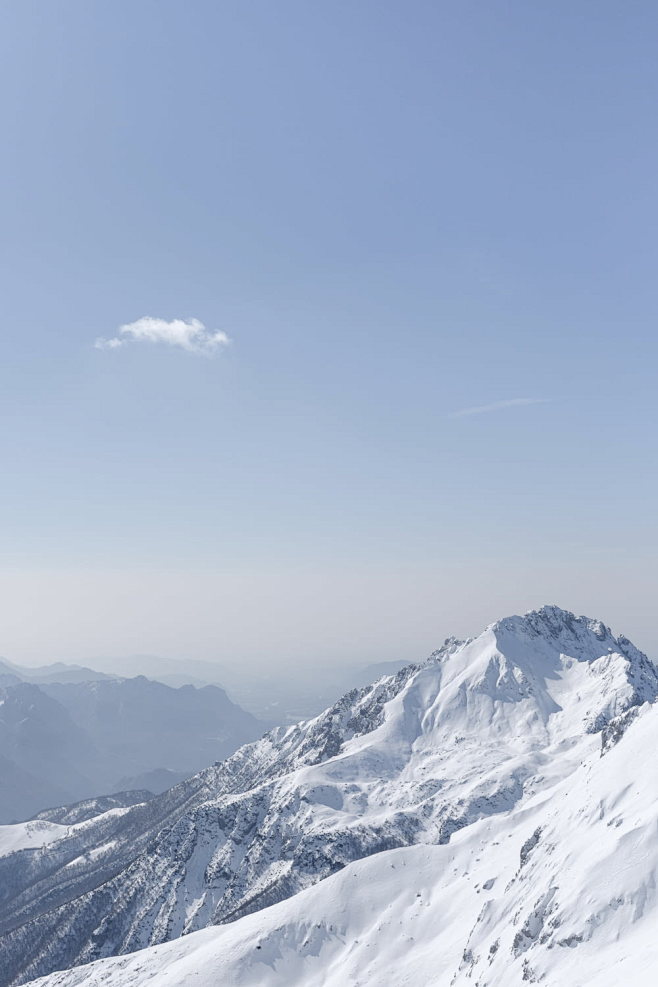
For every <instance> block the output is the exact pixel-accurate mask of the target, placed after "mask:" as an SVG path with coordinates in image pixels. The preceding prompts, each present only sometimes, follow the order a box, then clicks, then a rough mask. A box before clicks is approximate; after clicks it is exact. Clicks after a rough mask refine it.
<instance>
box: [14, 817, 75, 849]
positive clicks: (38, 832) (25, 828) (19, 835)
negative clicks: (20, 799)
mask: <svg viewBox="0 0 658 987" xmlns="http://www.w3.org/2000/svg"><path fill="white" fill-rule="evenodd" d="M65 834H66V826H61V825H59V824H58V823H54V822H49V821H48V820H45V819H33V820H32V821H30V822H23V823H13V824H11V825H8V826H0V857H4V856H5V854H7V853H13V852H14V851H15V850H26V849H27V848H32V847H42V846H46V845H47V844H48V843H52V842H53V841H54V840H60V839H61V838H62V836H64V835H65Z"/></svg>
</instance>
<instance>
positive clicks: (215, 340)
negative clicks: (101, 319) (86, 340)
mask: <svg viewBox="0 0 658 987" xmlns="http://www.w3.org/2000/svg"><path fill="white" fill-rule="evenodd" d="M230 342H231V340H230V339H229V337H228V336H227V335H226V333H225V332H222V331H221V330H217V331H213V330H211V329H206V327H205V326H204V324H203V322H199V320H198V319H172V320H171V322H167V320H166V319H154V318H153V317H152V316H150V315H144V316H143V317H142V318H141V319H137V321H136V322H128V323H127V324H126V325H125V326H119V328H118V330H117V335H116V336H112V338H111V339H103V338H100V339H97V340H96V342H95V344H94V345H95V347H96V349H98V350H116V349H118V348H119V347H120V346H128V345H129V344H131V343H164V345H166V346H179V347H180V348H181V349H183V350H187V352H188V353H197V354H199V355H202V356H210V355H211V354H212V353H215V352H217V351H218V350H220V349H222V348H223V347H224V346H228V344H229V343H230Z"/></svg>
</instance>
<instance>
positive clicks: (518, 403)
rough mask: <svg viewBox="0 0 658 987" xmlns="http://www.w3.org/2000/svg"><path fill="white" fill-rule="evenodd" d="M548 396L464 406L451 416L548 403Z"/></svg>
mask: <svg viewBox="0 0 658 987" xmlns="http://www.w3.org/2000/svg"><path fill="white" fill-rule="evenodd" d="M547 401H548V398H508V399H507V400H506V401H494V402H493V403H492V404H480V405H477V406H476V407H475V408H462V409H461V411H453V412H452V414H450V415H449V417H450V418H465V417H466V416H467V415H488V414H489V412H491V411H501V410H502V409H503V408H519V407H523V406H524V405H528V404H546V402H547Z"/></svg>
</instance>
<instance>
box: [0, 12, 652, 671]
mask: <svg viewBox="0 0 658 987" xmlns="http://www.w3.org/2000/svg"><path fill="white" fill-rule="evenodd" d="M0 28H1V30H0V45H1V46H2V64H3V72H4V76H5V78H4V84H3V86H2V87H1V89H0V102H1V104H2V119H3V121H4V123H3V128H4V141H3V143H4V151H3V155H2V158H1V159H0V175H1V177H2V187H3V189H4V191H5V195H4V196H3V213H4V215H3V224H2V227H3V232H4V236H3V237H2V249H3V257H2V271H3V290H2V306H3V314H4V330H3V340H4V342H3V359H2V361H1V365H0V405H1V406H2V413H3V420H4V427H3V429H2V434H1V435H0V455H1V457H2V460H1V461H2V463H3V464H4V468H3V474H4V477H3V480H2V484H0V506H1V516H2V519H3V533H2V544H3V553H2V555H3V561H2V565H1V566H0V590H1V591H2V594H3V597H4V599H5V602H6V608H7V619H6V622H5V633H4V635H3V640H1V641H0V652H4V653H5V654H6V655H7V656H9V657H14V658H18V659H25V660H37V659H48V658H74V659H76V660H80V659H83V658H84V657H85V656H91V655H94V654H101V653H130V652H138V651H149V652H155V653H163V654H168V655H172V656H185V655H189V656H194V657H203V658H212V657H217V658H221V659H222V660H227V659H230V658H236V659H239V660H241V661H244V662H245V663H246V665H247V666H249V665H253V666H254V667H257V666H259V665H260V664H262V663H263V662H271V661H280V662H282V663H285V662H293V663H294V662H298V661H307V660H310V659H311V658H313V660H322V661H328V660H336V661H347V660H359V661H360V660H374V659H377V658H394V657H399V656H402V657H409V658H416V657H418V656H419V655H422V654H423V653H424V652H425V651H427V650H429V649H431V648H432V647H434V646H436V644H437V641H439V640H440V639H441V638H442V637H443V636H445V635H446V634H447V633H453V632H455V633H468V632H476V631H478V630H479V629H480V625H481V624H483V623H484V622H486V621H488V620H492V619H494V618H495V617H497V616H499V615H501V614H503V613H508V612H515V611H519V610H523V609H526V608H528V607H531V606H535V605H541V604H543V603H545V602H557V603H559V604H560V605H563V606H566V607H568V608H570V609H575V610H578V611H584V612H589V613H591V614H592V615H595V616H600V617H602V618H603V619H605V620H608V621H609V622H611V623H613V624H614V625H615V626H616V627H617V628H618V629H620V630H624V631H625V632H626V633H628V634H629V635H631V636H634V637H635V638H636V639H637V643H638V644H639V645H640V646H645V647H647V648H654V649H655V651H657V652H658V631H656V630H655V628H654V626H653V625H654V617H653V610H652V607H653V601H654V595H655V578H654V574H653V569H654V564H655V562H654V560H655V555H656V549H657V548H658V537H657V529H656V522H655V507H654V502H655V485H656V479H657V477H656V473H657V469H656V462H657V461H658V460H657V457H656V451H657V449H656V446H657V445H658V442H657V439H656V428H655V421H656V412H657V410H658V408H657V405H658V400H657V398H656V388H655V377H656V359H657V356H658V342H657V335H656V311H657V309H658V282H657V280H656V277H655V272H656V268H657V266H658V245H657V240H656V236H655V229H656V220H657V218H658V217H657V212H658V197H657V195H656V179H655V176H656V174H657V173H658V138H657V137H656V132H655V126H654V119H655V114H656V102H657V96H658V64H657V63H656V59H655V44H654V39H655V36H656V31H657V30H658V9H657V8H656V6H655V5H654V4H651V3H648V2H634V3H624V4H622V3H621V2H615V3H612V2H596V3H595V2H593V0H592V2H578V3H572V2H569V3H567V2H555V3H552V4H528V3H524V2H520V0H519V2H507V3H502V2H493V3H484V2H477V3H475V2H459V3H441V2H431V3H430V2H427V3H426V2H420V0H412V2H410V3H404V4H403V3H397V2H396V3H391V2H377V3H374V2H367V0H364V2H359V3H353V2H350V3H347V2H332V3H329V4H321V3H315V2H308V0H307V2H292V0H281V2H278V3H276V4H274V3H271V2H267V3H266V2H258V0H254V2H250V3H242V2H236V3H218V2H205V0H195V2H194V3H191V4H182V3H180V2H177V0H176V2H172V0H137V2H133V0H130V2H128V0H116V2H114V3H112V4H100V3H99V4H90V3H88V2H86V0H52V2H50V3H47V4H44V3H41V2H36V0H21V2H20V3H18V2H15V3H8V4H5V5H3V7H2V10H1V11H0ZM146 316H150V317H153V318H155V319H160V320H164V321H165V322H171V321H172V320H191V319H195V320H198V321H199V322H200V323H202V324H203V326H205V327H206V329H207V331H208V333H211V334H213V333H225V334H226V336H227V337H229V338H230V343H229V344H225V343H224V341H223V340H222V341H221V343H220V344H218V345H216V346H214V347H210V349H211V350H212V352H209V351H202V352H190V351H189V350H187V349H185V348H183V347H181V346H174V345H168V344H167V343H166V342H163V341H161V342H157V341H156V342H153V341H149V340H144V339H141V340H136V341H130V340H131V338H132V337H131V336H130V334H129V333H128V335H126V334H124V335H123V338H124V339H127V340H129V341H128V342H126V344H125V345H123V346H120V347H115V348H97V347H96V346H95V345H94V344H95V341H96V340H97V339H98V338H104V339H111V338H114V337H116V336H117V332H118V331H119V327H120V326H122V325H123V326H125V325H130V324H134V323H135V322H137V320H139V319H141V318H143V317H146ZM164 331H166V330H164ZM202 349H203V348H202ZM471 409H476V412H474V413H469V414H460V412H464V411H470V410H471Z"/></svg>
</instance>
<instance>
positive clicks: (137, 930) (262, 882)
mask: <svg viewBox="0 0 658 987" xmlns="http://www.w3.org/2000/svg"><path fill="white" fill-rule="evenodd" d="M657 697H658V670H657V669H656V666H655V665H654V664H653V663H652V662H651V661H650V660H649V659H648V658H647V657H646V656H645V655H643V654H642V653H641V652H640V651H638V650H637V648H635V647H634V645H633V644H632V643H631V642H630V641H629V640H628V639H627V638H625V637H623V636H618V637H615V636H614V635H613V634H612V632H611V631H610V630H609V628H607V627H606V626H605V625H604V624H602V623H601V622H600V621H596V620H590V619H588V618H585V617H575V616H574V615H573V614H571V613H568V612H567V611H563V610H560V609H558V608H557V607H545V608H543V609H542V610H540V611H533V612H532V613H529V614H526V615H525V616H524V617H508V618H505V619H503V620H500V621H498V622H496V623H495V624H493V625H491V626H490V627H488V628H487V629H486V630H485V631H484V632H483V633H482V634H481V635H480V636H479V637H477V638H474V639H471V640H468V641H458V640H456V639H449V640H447V641H446V642H445V644H444V645H443V647H441V648H440V649H439V650H438V651H436V652H435V653H434V654H432V655H431V656H430V658H429V659H428V660H427V661H426V662H424V663H422V664H420V665H410V666H407V667H405V668H403V669H402V670H400V671H398V672H397V673H396V674H395V675H392V676H386V677H384V678H381V679H379V680H378V681H377V682H375V683H374V684H372V685H370V686H366V687H365V688H363V689H355V690H352V691H350V692H349V693H347V694H346V695H345V696H344V697H343V698H342V699H340V700H339V701H338V702H336V703H334V704H333V705H332V706H330V707H329V708H328V709H327V710H326V711H325V712H324V713H322V714H321V715H320V716H318V717H315V718H313V719H311V720H308V721H305V722H302V723H299V724H298V725H296V726H290V727H279V728H277V729H275V730H273V731H271V732H270V733H269V734H267V735H266V736H265V737H263V738H262V739H261V740H258V741H256V742H255V743H251V744H248V745H247V746H245V747H243V748H241V749H240V750H238V751H236V752H235V753H234V754H233V755H232V756H230V757H229V758H228V759H227V760H225V761H223V762H222V763H218V764H215V765H213V766H211V767H209V768H207V769H206V770H204V771H202V772H200V773H198V774H196V775H194V776H192V777H190V778H189V779H187V780H185V781H183V782H182V783H180V784H178V785H176V786H175V787H174V788H172V789H170V790H168V791H166V792H165V793H163V794H162V795H159V796H156V797H154V798H152V799H150V800H148V801H144V802H140V803H139V804H134V805H130V804H126V805H124V806H123V807H117V808H111V809H110V810H109V811H106V812H100V814H96V815H95V816H94V817H93V818H88V819H87V821H85V822H82V823H74V824H73V825H72V826H70V827H69V829H68V830H67V831H66V832H62V831H61V830H57V829H53V827H56V826H57V825H59V824H58V823H57V822H56V821H54V819H53V820H49V819H44V820H41V821H39V823H25V824H22V825H21V826H19V827H7V829H8V830H10V832H7V833H6V834H5V836H4V840H5V845H6V846H7V847H9V848H12V852H9V850H8V851H6V852H5V854H4V856H0V952H1V954H2V956H3V969H2V973H1V974H0V987H9V985H11V987H16V985H19V984H22V983H25V982H26V981H29V980H31V979H32V978H34V977H37V976H40V975H48V974H50V975H49V976H46V979H45V980H43V981H39V987H100V985H103V984H112V987H142V985H145V984H150V983H156V982H157V983H159V982H162V983H165V982H166V983H167V984H168V985H169V987H188V985H189V984H192V983H194V984H195V985H198V987H215V985H217V984H241V985H243V987H284V985H285V987H319V985H323V987H345V985H347V984H350V985H352V984H353V985H355V987H356V985H364V987H365V985H368V987H370V985H373V987H374V985H377V987H398V985H399V984H403V983H407V984H422V985H430V984H432V985H436V987H449V985H452V987H469V985H474V984H478V985H479V987H517V985H518V987H522V985H525V984H526V983H544V984H547V985H551V987H553V985H558V984H574V985H575V984H582V985H584V984H588V985H589V984H592V985H596V987H618V985H619V984H622V983H624V984H625V983H634V984H647V985H648V984H649V983H653V982H654V979H655V970H656V968H657V966H656V964H657V963H658V940H657V939H656V935H655V929H656V922H657V915H658V894H657V892H656V888H657V887H658V837H657V834H656V815H657V813H658V766H657V761H656V758H655V757H654V756H653V751H654V750H655V749H656V745H657V744H658V703H657V702H656V699H657ZM58 818H61V817H58ZM72 818H74V817H72ZM37 825H41V826H43V827H46V828H45V829H44V830H43V832H41V831H39V830H35V829H34V827H35V826H37ZM2 835H3V834H2V831H1V830H0V846H1V845H2ZM40 838H41V843H40V844H39V839H40ZM20 847H23V848H22V849H21V848H20ZM135 950H138V952H136V953H135V955H134V956H126V955H120V958H119V959H116V958H114V959H113V958H111V957H112V956H113V955H114V956H117V955H119V954H127V953H130V952H133V951H135ZM91 960H98V962H97V963H93V964H92V965H90V966H81V964H85V963H88V962H89V961H91ZM66 967H76V969H75V970H72V971H71V972H70V973H54V972H53V971H57V970H62V969H64V968H66ZM35 987H36V985H35Z"/></svg>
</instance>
